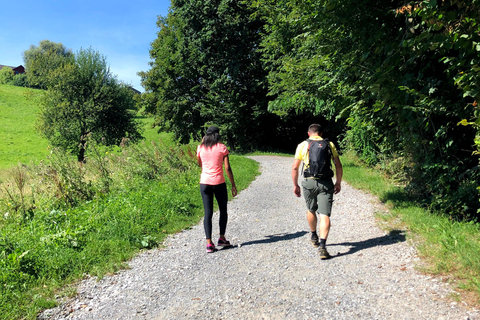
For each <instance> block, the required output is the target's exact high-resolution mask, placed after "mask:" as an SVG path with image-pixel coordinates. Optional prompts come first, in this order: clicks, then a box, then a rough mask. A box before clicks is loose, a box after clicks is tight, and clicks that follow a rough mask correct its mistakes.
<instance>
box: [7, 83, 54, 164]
mask: <svg viewBox="0 0 480 320" xmlns="http://www.w3.org/2000/svg"><path fill="white" fill-rule="evenodd" d="M40 93H41V92H40V91H39V90H35V89H27V88H22V87H15V86H10V85H0V170H1V169H6V168H9V167H11V166H15V165H17V164H18V163H24V164H29V163H30V162H38V160H40V159H43V158H45V157H46V156H47V155H48V153H49V151H48V141H47V140H46V139H43V138H42V137H40V136H39V134H38V133H37V132H36V130H35V127H34V126H35V119H36V114H37V112H38V102H37V99H38V97H39V95H40Z"/></svg>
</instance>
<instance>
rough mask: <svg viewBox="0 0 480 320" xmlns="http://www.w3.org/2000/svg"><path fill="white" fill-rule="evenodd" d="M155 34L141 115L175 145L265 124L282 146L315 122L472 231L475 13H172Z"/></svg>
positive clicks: (325, 7)
mask: <svg viewBox="0 0 480 320" xmlns="http://www.w3.org/2000/svg"><path fill="white" fill-rule="evenodd" d="M158 25H159V27H160V32H159V34H158V38H157V39H156V40H155V41H154V42H153V44H152V50H151V56H152V59H153V62H152V69H151V70H149V71H148V72H146V73H142V76H143V84H144V86H145V88H146V92H147V93H146V94H145V96H144V102H145V104H146V105H147V106H148V107H147V110H148V111H150V112H154V113H156V115H157V117H158V119H159V124H160V125H162V127H163V128H165V129H168V130H172V131H174V132H176V134H177V136H178V137H181V138H182V139H183V140H184V141H187V140H188V138H189V137H190V135H194V136H196V135H198V134H199V131H200V128H202V127H204V126H205V125H206V124H209V123H212V122H216V123H218V124H220V125H221V126H223V127H224V128H225V129H226V131H227V132H228V137H229V140H230V141H231V143H230V145H231V146H236V145H237V144H238V145H241V146H242V147H245V146H248V144H251V143H254V142H255V141H258V140H259V139H258V136H259V135H260V136H261V134H263V133H264V131H263V130H262V128H267V130H270V128H271V127H269V125H270V124H273V125H274V127H275V128H280V129H281V132H282V133H284V134H283V135H282V142H283V143H285V144H287V145H288V143H289V141H288V137H291V136H295V135H294V134H292V133H293V132H301V133H302V135H304V131H305V128H306V126H305V125H306V124H308V122H310V121H312V116H313V117H316V119H325V120H327V121H328V123H329V130H330V133H331V134H332V135H333V136H334V137H335V136H339V137H341V138H343V141H344V142H345V144H344V145H345V146H348V147H349V148H353V149H354V150H356V151H357V152H358V153H359V154H360V155H361V156H362V158H363V159H364V160H365V161H366V162H367V163H368V164H371V165H377V164H379V165H381V166H382V167H383V168H384V169H386V170H387V172H388V173H389V174H391V175H392V176H393V177H395V178H396V179H398V180H399V181H400V182H402V183H405V184H407V185H408V190H410V191H411V195H412V196H417V197H418V199H421V200H422V201H424V202H425V204H426V205H428V206H429V207H430V208H432V209H438V210H441V211H443V212H448V213H449V214H451V215H452V216H454V217H458V218H467V219H470V218H478V215H479V209H480V202H479V190H478V189H477V188H478V186H479V177H480V170H479V159H478V150H479V149H478V148H479V144H480V140H479V139H480V135H479V132H480V131H479V130H480V127H479V125H480V120H479V116H480V114H479V108H478V105H477V102H478V98H479V87H478V83H479V77H480V66H479V60H480V58H479V57H480V56H479V53H480V11H479V1H436V0H429V1H411V2H407V1H403V0H387V1H380V0H361V1H357V0H355V1H353V0H346V1H337V0H309V1H295V0H257V1H253V2H250V1H228V0H223V1H219V0H218V1H196V0H185V1H173V2H172V6H171V11H170V13H169V15H168V16H167V17H166V18H161V19H160V20H159V24H158ZM265 71H266V72H265ZM267 81H268V83H267ZM267 103H268V109H265V106H266V104H267ZM267 110H268V112H270V114H268V113H267ZM273 115H275V116H276V117H273ZM302 117H303V118H304V119H308V120H307V121H301V120H300V121H299V119H301V118H302ZM272 119H275V121H272ZM282 121H283V122H282ZM318 121H320V120H318ZM280 124H281V125H280ZM271 131H272V132H273V133H274V134H277V135H280V134H279V133H278V132H279V131H276V130H271ZM252 134H253V135H256V137H255V138H254V139H252V138H251V137H252ZM285 136H287V138H285ZM273 140H275V139H271V141H273ZM297 142H298V140H297ZM289 146H290V145H289Z"/></svg>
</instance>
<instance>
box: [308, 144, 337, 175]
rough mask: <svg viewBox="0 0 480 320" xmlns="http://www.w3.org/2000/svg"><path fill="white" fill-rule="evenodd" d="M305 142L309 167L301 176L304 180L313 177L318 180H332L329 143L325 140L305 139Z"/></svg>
mask: <svg viewBox="0 0 480 320" xmlns="http://www.w3.org/2000/svg"><path fill="white" fill-rule="evenodd" d="M307 142H308V156H309V167H308V168H307V169H305V171H304V173H303V176H304V177H305V178H308V177H314V178H318V179H328V178H332V177H333V171H332V168H331V161H332V150H331V149H330V142H329V141H328V140H327V139H323V140H310V139H307Z"/></svg>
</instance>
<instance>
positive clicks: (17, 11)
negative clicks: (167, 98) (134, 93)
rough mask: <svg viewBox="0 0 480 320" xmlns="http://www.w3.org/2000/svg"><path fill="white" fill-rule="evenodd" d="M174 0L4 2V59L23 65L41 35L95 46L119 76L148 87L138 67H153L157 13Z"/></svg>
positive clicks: (0, 42)
mask: <svg viewBox="0 0 480 320" xmlns="http://www.w3.org/2000/svg"><path fill="white" fill-rule="evenodd" d="M169 7H170V0H136V1H126V0H115V1H113V0H97V1H92V0H20V1H2V5H1V6H0V64H2V65H7V66H12V67H16V66H19V65H23V64H24V63H23V51H25V50H27V49H29V48H30V45H32V44H33V45H35V46H38V44H39V42H40V41H41V40H50V41H53V42H61V43H62V44H63V45H64V46H65V47H67V48H69V49H72V51H73V52H77V51H78V50H79V49H80V48H84V49H86V48H89V47H92V48H93V49H94V50H96V51H98V52H100V53H101V54H103V55H104V56H106V58H107V63H108V64H109V66H110V71H111V72H112V73H113V74H115V75H117V76H118V79H119V80H121V81H123V82H125V83H127V84H130V85H132V86H133V87H134V88H136V89H137V90H140V91H142V92H143V88H142V87H141V85H140V77H138V76H137V72H138V71H146V70H148V69H149V66H148V62H149V61H150V56H149V50H150V44H151V42H152V41H153V40H155V38H156V37H157V32H158V27H157V25H156V22H157V16H159V15H161V16H166V15H167V14H168V8H169Z"/></svg>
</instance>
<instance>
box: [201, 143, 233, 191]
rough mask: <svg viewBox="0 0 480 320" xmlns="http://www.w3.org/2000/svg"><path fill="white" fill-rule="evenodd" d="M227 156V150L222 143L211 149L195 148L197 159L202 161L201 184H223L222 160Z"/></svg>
mask: <svg viewBox="0 0 480 320" xmlns="http://www.w3.org/2000/svg"><path fill="white" fill-rule="evenodd" d="M226 155H228V149H227V147H226V146H225V145H224V144H223V143H217V144H216V145H214V146H212V148H206V147H205V146H204V145H199V146H198V147H197V157H200V159H201V160H202V174H201V175H200V183H201V184H209V185H217V184H221V183H224V182H225V177H224V176H223V158H224V157H225V156H226Z"/></svg>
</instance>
